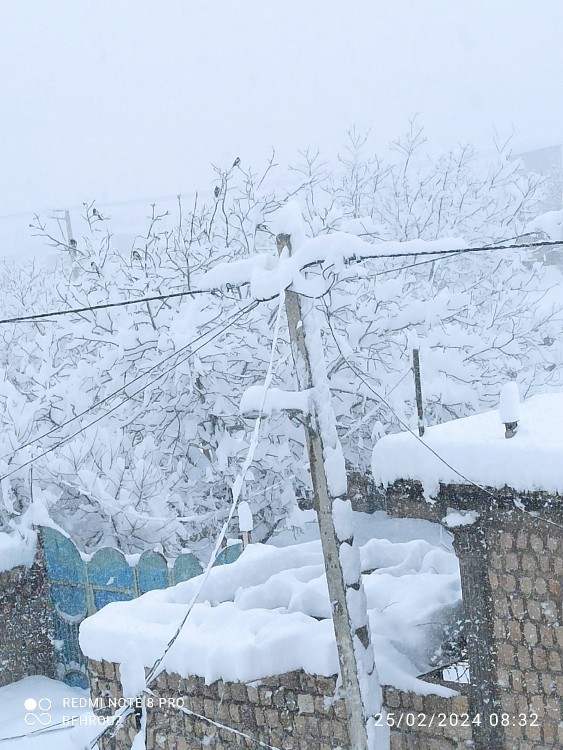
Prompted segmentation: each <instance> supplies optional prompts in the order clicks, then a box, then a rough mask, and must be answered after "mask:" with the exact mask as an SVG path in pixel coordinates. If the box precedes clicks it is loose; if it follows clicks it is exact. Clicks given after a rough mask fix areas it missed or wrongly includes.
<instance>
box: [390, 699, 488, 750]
mask: <svg viewBox="0 0 563 750" xmlns="http://www.w3.org/2000/svg"><path fill="white" fill-rule="evenodd" d="M384 701H385V706H386V709H387V711H388V715H387V718H388V720H389V723H390V724H391V750H469V748H473V747H474V743H473V732H472V729H473V727H472V724H471V720H470V714H469V700H468V698H467V696H466V695H458V696H455V697H454V698H442V697H441V696H438V695H414V694H413V693H406V692H402V691H400V690H395V688H390V687H387V688H385V689H384ZM491 750H492V748H491Z"/></svg>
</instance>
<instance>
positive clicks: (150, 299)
mask: <svg viewBox="0 0 563 750" xmlns="http://www.w3.org/2000/svg"><path fill="white" fill-rule="evenodd" d="M197 294H213V295H215V296H217V295H219V294H221V291H220V290H219V289H192V290H186V291H184V292H171V293H168V294H155V295H153V296H152V297H139V298H137V299H126V300H122V301H121V302H104V303H103V304H100V305H88V306H87V307H75V308H71V309H69V310H54V311H52V312H45V313H35V314H34V315H22V316H20V317H17V318H4V319H3V320H0V324H2V323H25V322H29V321H33V320H42V319H44V318H55V317H57V316H59V315H73V314H75V313H83V312H91V311H93V310H106V309H107V308H111V307H126V306H127V305H139V304H142V303H143V302H157V301H159V300H167V299H174V298H177V297H186V296H188V295H194V296H195V295H197Z"/></svg>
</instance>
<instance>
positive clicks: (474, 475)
mask: <svg viewBox="0 0 563 750" xmlns="http://www.w3.org/2000/svg"><path fill="white" fill-rule="evenodd" d="M519 420H520V421H519V426H518V432H517V434H516V435H515V436H514V437H513V438H511V439H510V440H507V439H506V438H505V436H504V426H503V423H502V420H501V415H500V413H499V410H498V409H493V410H491V411H488V412H484V413H483V414H477V415H475V416H472V417H465V418H464V419H455V420H452V421H451V422H444V423H443V424H440V425H436V426H434V427H430V428H428V429H427V430H426V432H425V433H424V437H423V438H422V439H421V440H419V439H418V437H417V436H415V435H413V434H411V433H410V432H401V433H399V434H396V435H387V436H386V437H383V438H381V440H379V442H378V443H377V444H376V445H375V448H374V450H373V456H372V470H373V475H374V479H375V481H376V482H378V483H381V484H383V485H388V484H392V483H393V482H395V481H396V480H398V479H411V480H418V481H419V482H421V484H422V485H423V487H424V492H425V494H426V495H427V496H431V497H432V496H436V495H437V494H438V490H439V484H440V483H443V484H450V483H452V484H466V483H467V481H466V479H464V478H463V477H462V476H460V474H463V475H464V477H467V479H469V480H471V481H472V482H475V483H477V484H479V485H484V486H487V487H496V488H501V487H504V486H506V485H507V486H509V487H513V488H514V489H515V490H518V491H520V492H526V491H534V490H544V491H545V492H550V493H552V494H563V460H562V458H561V457H562V456H563V393H556V394H546V395H540V396H534V397H533V398H530V399H528V400H527V401H524V402H523V403H522V404H521V405H520V414H519ZM423 443H424V444H423ZM426 446H429V447H430V448H432V450H434V451H435V452H436V453H437V454H438V455H439V456H441V457H442V458H443V459H444V460H445V461H447V462H448V464H450V465H451V467H452V468H450V467H448V466H446V464H445V463H443V462H442V461H441V460H440V459H439V458H437V456H435V455H434V454H433V453H432V452H431V451H430V450H428V448H427V447H426ZM458 472H459V473H458Z"/></svg>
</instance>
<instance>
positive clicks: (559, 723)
mask: <svg viewBox="0 0 563 750" xmlns="http://www.w3.org/2000/svg"><path fill="white" fill-rule="evenodd" d="M491 497H493V498H494V502H491ZM448 508H457V509H459V510H469V509H471V510H476V511H478V512H479V515H480V517H479V520H478V521H477V522H476V523H474V524H471V525H468V526H462V527H459V528H456V529H454V530H453V533H454V547H455V550H456V553H457V555H458V558H459V561H460V570H461V582H462V595H463V602H464V609H465V616H466V638H467V647H468V653H469V672H470V678H471V685H470V688H469V699H470V701H469V705H470V712H471V713H472V714H475V713H476V712H478V713H480V714H481V715H487V714H488V720H487V722H486V723H485V724H484V725H482V726H481V727H479V728H475V729H474V736H473V739H474V741H475V748H476V750H489V749H490V747H494V748H495V750H497V748H498V750H555V748H561V747H563V664H562V663H563V599H562V594H561V590H562V586H563V498H560V497H558V496H550V495H548V494H547V493H543V492H534V493H516V492H515V491H514V490H511V489H510V488H504V489H502V490H498V489H497V490H490V491H489V490H483V491H479V490H478V489H476V488H472V487H467V486H460V485H447V486H442V487H441V489H440V494H439V496H438V497H437V498H436V501H435V502H434V503H433V504H429V503H427V502H426V501H425V500H424V498H423V497H422V492H421V488H420V485H417V483H416V482H398V483H397V484H396V485H395V486H394V487H393V488H390V490H389V492H388V511H389V512H391V513H392V514H393V515H395V516H400V517H416V518H425V519H427V520H430V521H435V522H440V521H441V519H442V518H444V516H445V515H446V514H447V510H448ZM493 723H494V724H495V726H494V727H493V726H492V724H493Z"/></svg>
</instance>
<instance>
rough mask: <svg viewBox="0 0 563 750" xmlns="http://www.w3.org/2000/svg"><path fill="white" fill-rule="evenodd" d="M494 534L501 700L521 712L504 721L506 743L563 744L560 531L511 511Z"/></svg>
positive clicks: (519, 749) (518, 748) (522, 746)
mask: <svg viewBox="0 0 563 750" xmlns="http://www.w3.org/2000/svg"><path fill="white" fill-rule="evenodd" d="M489 539H490V550H491V552H490V556H489V560H490V569H489V579H490V583H491V588H492V589H493V591H494V596H493V611H492V617H493V635H494V640H495V642H496V643H497V644H498V648H497V682H498V687H499V700H500V706H501V711H502V712H505V713H506V714H508V715H510V716H516V715H518V716H519V715H522V717H523V718H522V721H515V722H514V721H511V722H510V724H509V726H507V727H506V729H505V734H506V747H507V748H509V749H510V750H536V749H537V748H542V749H543V748H560V747H563V723H562V722H563V713H562V696H563V667H562V657H563V611H562V600H561V583H562V580H563V536H562V532H561V530H560V529H557V527H554V526H550V525H549V524H545V523H539V522H537V521H535V520H534V519H533V518H530V517H529V516H523V517H522V514H520V513H518V514H516V513H513V514H511V516H509V517H508V518H506V519H504V522H503V524H502V526H499V527H498V528H494V527H492V528H491V529H490V532H489ZM534 714H536V715H537V719H534V718H533V715H534ZM521 724H522V726H521Z"/></svg>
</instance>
